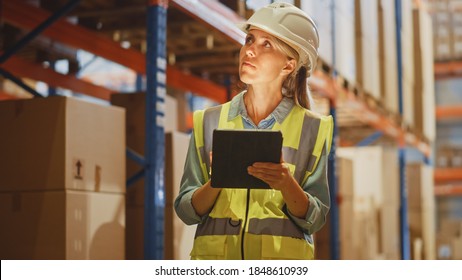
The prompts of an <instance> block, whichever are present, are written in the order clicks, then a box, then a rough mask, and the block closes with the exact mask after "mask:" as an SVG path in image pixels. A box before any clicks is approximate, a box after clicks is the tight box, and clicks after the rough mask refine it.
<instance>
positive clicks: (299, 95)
mask: <svg viewBox="0 0 462 280" xmlns="http://www.w3.org/2000/svg"><path fill="white" fill-rule="evenodd" d="M306 79H307V68H306V67H305V66H301V67H300V68H299V69H298V71H297V72H296V73H295V74H294V73H292V74H290V75H289V76H288V77H287V78H286V80H285V81H284V85H283V88H284V95H285V96H287V97H291V98H292V99H293V100H294V102H295V104H297V105H299V106H302V107H303V108H305V109H310V108H311V104H310V98H309V96H308V95H309V94H310V93H309V89H308V86H307V81H306Z"/></svg>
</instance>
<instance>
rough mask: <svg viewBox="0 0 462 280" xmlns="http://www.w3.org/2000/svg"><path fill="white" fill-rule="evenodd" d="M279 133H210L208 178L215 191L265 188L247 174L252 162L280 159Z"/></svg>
mask: <svg viewBox="0 0 462 280" xmlns="http://www.w3.org/2000/svg"><path fill="white" fill-rule="evenodd" d="M281 150H282V133H281V132H280V131H272V130H220V129H215V130H214V131H213V144H212V157H213V158H212V178H211V185H212V187H215V188H257V189H262V188H263V189H264V188H269V186H268V184H266V183H265V182H263V181H261V180H260V179H257V178H255V177H253V176H252V175H249V174H248V173H247V167H249V166H251V165H252V164H253V163H254V162H274V163H278V162H280V160H281Z"/></svg>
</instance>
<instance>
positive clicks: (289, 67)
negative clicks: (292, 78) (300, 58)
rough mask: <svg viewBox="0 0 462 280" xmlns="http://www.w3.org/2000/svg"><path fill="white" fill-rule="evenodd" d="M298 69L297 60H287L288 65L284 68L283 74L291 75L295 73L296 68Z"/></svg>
mask: <svg viewBox="0 0 462 280" xmlns="http://www.w3.org/2000/svg"><path fill="white" fill-rule="evenodd" d="M296 67H297V61H295V59H293V58H292V59H289V60H287V63H286V65H285V66H284V68H282V73H283V74H285V75H290V73H292V72H293V71H295V68H296Z"/></svg>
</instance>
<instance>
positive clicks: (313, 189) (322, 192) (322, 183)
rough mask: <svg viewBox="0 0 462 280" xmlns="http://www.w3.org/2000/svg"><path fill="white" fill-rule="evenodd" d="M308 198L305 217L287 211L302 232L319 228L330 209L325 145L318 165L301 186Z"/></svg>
mask: <svg viewBox="0 0 462 280" xmlns="http://www.w3.org/2000/svg"><path fill="white" fill-rule="evenodd" d="M301 187H302V188H303V190H304V191H305V194H306V195H307V196H308V199H309V203H310V204H309V207H308V211H307V213H306V216H305V219H301V218H298V217H296V216H294V215H292V214H291V213H290V211H289V210H288V209H287V212H288V214H289V216H290V217H291V219H292V220H293V221H294V222H295V224H296V225H298V226H299V227H300V228H301V229H302V230H303V231H304V232H306V233H308V234H313V233H315V232H316V231H318V230H320V229H321V227H322V226H323V225H324V224H325V222H326V216H327V213H328V212H329V209H330V194H329V185H328V181H327V155H326V147H325V146H324V149H323V151H322V154H321V158H320V159H319V162H318V166H317V167H316V169H315V171H314V172H313V173H312V174H311V176H309V177H308V179H307V180H306V182H305V184H303V186H301Z"/></svg>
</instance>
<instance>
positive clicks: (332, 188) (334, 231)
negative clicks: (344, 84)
mask: <svg viewBox="0 0 462 280" xmlns="http://www.w3.org/2000/svg"><path fill="white" fill-rule="evenodd" d="M330 13H331V15H330V17H331V24H332V69H333V72H332V75H333V78H334V79H335V78H336V76H337V71H336V70H335V69H336V65H335V63H336V55H335V46H336V42H335V0H331V9H330ZM336 106H337V105H336V103H335V101H332V100H331V101H330V114H331V115H332V117H333V119H334V131H333V136H332V146H331V150H330V155H329V157H328V167H327V168H328V180H329V193H330V200H331V207H330V228H331V230H330V244H331V246H330V256H331V259H333V260H339V259H340V226H339V209H338V201H337V196H338V190H337V172H336V170H337V168H336V161H335V159H336V155H335V154H336V149H337V138H338V129H337V112H336Z"/></svg>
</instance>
